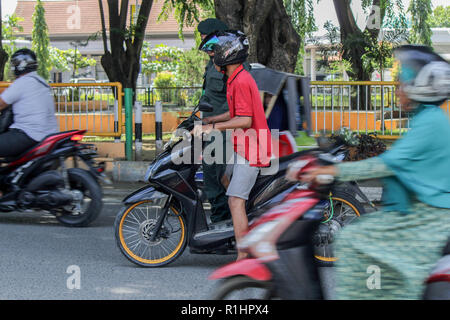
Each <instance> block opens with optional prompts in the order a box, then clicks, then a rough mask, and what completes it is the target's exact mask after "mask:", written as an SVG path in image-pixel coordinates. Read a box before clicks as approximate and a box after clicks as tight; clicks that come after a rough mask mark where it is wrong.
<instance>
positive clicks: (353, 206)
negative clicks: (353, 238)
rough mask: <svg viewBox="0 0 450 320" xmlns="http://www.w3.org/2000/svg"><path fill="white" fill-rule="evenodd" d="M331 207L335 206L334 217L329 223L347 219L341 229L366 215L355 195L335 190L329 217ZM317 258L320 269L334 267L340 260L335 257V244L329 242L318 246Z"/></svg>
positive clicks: (316, 247) (342, 222) (316, 249)
mask: <svg viewBox="0 0 450 320" xmlns="http://www.w3.org/2000/svg"><path fill="white" fill-rule="evenodd" d="M331 206H333V216H332V217H331V219H330V222H328V223H333V222H332V219H338V218H339V219H340V218H347V219H344V220H343V221H341V222H340V223H339V225H340V227H339V228H344V227H345V226H346V225H348V224H350V223H351V222H352V221H353V220H354V219H355V218H356V219H357V218H359V217H360V216H361V215H363V214H365V213H366V211H365V209H364V206H363V204H362V203H361V202H359V201H358V200H357V199H356V198H355V197H354V196H353V195H351V194H349V193H348V192H345V191H342V190H334V191H333V192H332V195H331V197H330V210H329V211H328V215H330V212H331ZM336 211H339V212H336ZM341 224H343V225H341ZM315 258H316V260H317V262H318V265H319V266H320V267H332V266H333V265H334V263H335V262H336V261H337V259H338V258H336V257H335V256H334V252H333V242H328V243H326V244H324V245H320V246H317V245H316V246H315Z"/></svg>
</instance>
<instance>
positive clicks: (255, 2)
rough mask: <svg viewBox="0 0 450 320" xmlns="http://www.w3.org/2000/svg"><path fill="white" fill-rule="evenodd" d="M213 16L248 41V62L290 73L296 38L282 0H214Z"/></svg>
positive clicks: (295, 60)
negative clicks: (238, 31) (238, 32)
mask: <svg viewBox="0 0 450 320" xmlns="http://www.w3.org/2000/svg"><path fill="white" fill-rule="evenodd" d="M214 4H215V11H216V17H217V18H218V19H220V20H222V21H224V22H226V23H227V24H228V26H229V27H230V29H237V30H241V31H242V32H244V33H245V34H246V35H247V37H248V40H249V44H250V48H249V57H248V61H249V62H251V63H252V62H258V63H261V64H263V65H265V66H267V67H269V68H273V69H276V70H280V71H286V72H294V70H295V65H296V62H297V54H298V50H299V48H300V41H301V39H300V36H299V35H298V34H297V32H296V31H295V29H294V27H293V25H292V23H291V19H290V18H289V16H288V15H287V13H286V9H285V7H284V4H283V0H215V1H214Z"/></svg>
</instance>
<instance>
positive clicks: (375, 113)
mask: <svg viewBox="0 0 450 320" xmlns="http://www.w3.org/2000/svg"><path fill="white" fill-rule="evenodd" d="M8 85H9V84H8V83H0V88H2V87H3V88H4V87H7V86H8ZM396 86H397V83H396V82H387V81H385V82H380V81H376V82H372V81H350V82H349V81H332V82H324V81H312V82H311V87H310V101H311V108H312V114H311V119H312V127H313V128H312V131H313V133H314V134H319V133H322V132H326V133H333V132H336V131H337V130H339V129H340V128H342V127H347V128H350V129H351V130H354V131H359V132H364V133H369V132H376V133H378V135H380V136H384V137H386V138H396V137H398V136H400V135H401V134H402V133H404V132H405V131H406V130H407V129H408V128H409V121H410V116H409V114H408V113H407V112H406V111H405V110H404V109H403V108H402V106H401V105H400V104H399V102H398V99H397V98H396V94H395V90H396ZM51 87H52V90H53V94H54V97H55V108H56V110H55V111H56V115H57V118H58V120H59V125H60V130H61V131H67V130H72V129H86V130H87V131H88V132H87V135H91V136H107V137H120V136H121V135H122V134H123V133H124V130H123V124H124V120H123V119H124V115H123V108H122V105H123V89H122V85H121V84H120V83H55V84H51ZM201 94H202V88H201V87H199V86H196V87H166V88H154V87H138V88H137V89H136V96H135V98H136V100H137V101H140V102H142V105H143V111H144V112H152V111H154V105H155V102H156V101H162V104H163V110H164V111H175V110H189V109H192V107H193V106H195V105H196V104H197V103H198V101H199V99H200V97H201ZM441 108H442V109H443V110H444V111H446V112H447V113H448V114H449V115H450V101H447V102H446V103H444V104H443V105H442V106H441ZM119 110H120V111H121V112H119Z"/></svg>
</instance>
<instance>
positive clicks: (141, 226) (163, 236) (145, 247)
mask: <svg viewBox="0 0 450 320" xmlns="http://www.w3.org/2000/svg"><path fill="white" fill-rule="evenodd" d="M153 204H154V203H153V202H152V201H151V200H145V201H140V202H137V203H134V204H132V205H129V206H126V207H124V208H122V210H121V211H120V212H119V214H118V215H117V216H116V219H115V221H114V235H115V238H116V244H117V246H118V247H119V249H120V251H121V252H122V254H123V255H124V256H125V257H126V258H127V259H128V260H130V261H131V262H133V263H135V264H137V265H139V266H141V267H148V268H152V267H161V266H166V265H168V264H170V263H172V262H174V261H175V260H176V259H178V258H179V257H180V256H181V254H182V253H183V252H184V250H185V248H186V245H187V227H186V221H185V218H184V216H183V215H182V214H181V213H180V211H179V209H177V206H175V205H174V204H170V207H169V212H168V215H169V216H170V217H171V218H172V222H173V223H177V224H178V228H179V229H178V230H176V232H174V230H173V225H172V224H170V223H169V222H168V220H167V219H168V217H166V223H163V226H162V228H161V230H159V232H158V234H159V235H158V238H157V239H155V241H153V242H152V241H151V239H150V237H151V234H152V232H155V230H154V229H152V227H154V225H155V224H156V219H157V216H155V219H150V216H149V211H148V206H149V205H151V207H155V208H157V207H156V206H154V205H153ZM146 206H147V210H143V209H142V208H145V207H146ZM135 209H140V210H139V212H137V213H134V212H136V211H137V210H135ZM145 212H146V214H147V217H145ZM134 214H136V216H134ZM171 228H172V230H169V229H171ZM162 229H164V230H162ZM178 231H179V232H180V235H179V237H178V239H176V240H175V242H171V241H169V240H168V239H169V238H168V236H170V235H171V234H175V233H178ZM128 239H130V240H129V241H128ZM171 243H175V245H174V248H172V249H171V248H170V247H169V249H168V250H167V248H165V251H164V252H163V251H162V248H163V245H170V244H171ZM160 244H161V246H159V245H160ZM152 251H153V252H154V253H155V255H156V254H157V252H158V251H159V252H160V253H161V252H163V254H162V255H160V256H158V257H154V258H153V256H152V254H153V253H152ZM146 253H147V254H148V255H149V256H148V257H146V256H145V254H146ZM166 253H167V254H166Z"/></svg>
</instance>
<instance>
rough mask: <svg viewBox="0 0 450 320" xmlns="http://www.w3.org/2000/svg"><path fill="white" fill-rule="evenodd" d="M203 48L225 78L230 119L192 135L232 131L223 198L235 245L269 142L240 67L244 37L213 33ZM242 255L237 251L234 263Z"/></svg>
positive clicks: (257, 101) (252, 87)
mask: <svg viewBox="0 0 450 320" xmlns="http://www.w3.org/2000/svg"><path fill="white" fill-rule="evenodd" d="M203 44H204V45H207V46H208V45H209V46H211V47H212V48H213V50H214V64H215V65H216V68H217V70H218V71H221V72H223V73H225V75H226V76H227V101H228V107H229V109H230V118H229V119H228V120H226V121H221V122H215V123H212V124H207V125H203V126H202V125H198V126H196V127H195V128H194V134H195V135H197V136H199V135H202V134H204V133H206V134H208V133H210V132H211V131H212V130H220V131H224V130H227V131H229V130H231V131H232V133H231V139H232V143H233V147H234V157H232V158H233V159H234V161H233V163H232V164H231V165H230V166H229V168H227V171H228V174H229V175H230V176H231V181H230V184H229V186H228V188H227V196H228V204H229V207H230V211H231V216H232V219H233V227H234V233H235V237H236V242H237V244H239V241H240V240H241V239H242V237H243V236H244V235H245V233H246V231H247V228H248V219H247V213H246V209H245V202H246V201H247V200H248V196H249V194H250V192H251V190H252V188H253V186H254V184H255V182H256V179H257V177H258V175H259V171H260V168H261V167H267V166H269V165H270V158H271V140H272V138H271V134H270V130H269V127H268V126H267V121H266V116H265V114H264V108H263V105H262V101H261V97H260V95H259V91H258V87H257V85H256V82H255V80H254V79H253V77H252V76H251V75H250V73H248V71H246V70H245V69H244V68H243V66H242V63H243V62H244V61H245V60H246V58H247V56H248V40H247V38H246V37H245V35H244V34H243V33H242V32H240V31H226V32H217V33H215V34H211V35H209V36H208V37H207V38H205V39H204V40H203ZM246 255H247V254H246V253H244V252H241V251H240V250H239V249H238V257H237V259H238V260H240V259H243V258H245V257H246Z"/></svg>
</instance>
